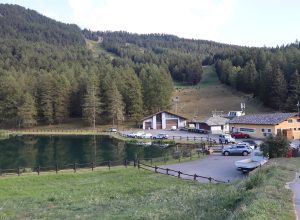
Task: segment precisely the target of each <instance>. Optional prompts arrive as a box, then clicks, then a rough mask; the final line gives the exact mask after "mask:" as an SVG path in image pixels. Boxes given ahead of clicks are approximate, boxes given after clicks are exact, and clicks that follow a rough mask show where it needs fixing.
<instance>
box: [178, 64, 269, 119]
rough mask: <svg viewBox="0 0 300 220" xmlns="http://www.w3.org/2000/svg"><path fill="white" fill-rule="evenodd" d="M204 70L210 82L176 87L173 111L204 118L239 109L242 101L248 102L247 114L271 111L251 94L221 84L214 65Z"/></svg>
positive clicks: (189, 116)
mask: <svg viewBox="0 0 300 220" xmlns="http://www.w3.org/2000/svg"><path fill="white" fill-rule="evenodd" d="M204 70H205V72H204V75H203V80H204V81H205V82H207V81H208V79H210V83H209V84H208V83H204V84H201V82H200V84H199V85H197V86H193V87H192V86H187V87H180V88H176V89H175V92H174V94H173V98H175V97H178V98H177V100H178V101H177V103H173V106H172V111H173V112H175V113H177V114H180V115H183V116H185V117H187V118H189V119H192V118H195V119H203V118H205V117H208V116H210V115H211V113H212V111H223V112H224V113H226V114H227V113H228V112H229V111H239V110H240V105H241V102H244V103H246V113H247V114H251V113H263V112H270V111H271V110H270V109H268V108H266V107H264V106H263V104H262V103H260V102H259V101H258V100H256V99H254V98H252V95H251V94H250V95H249V94H244V93H241V92H238V91H236V90H234V89H232V88H230V87H229V86H226V85H223V84H221V83H220V82H219V81H218V79H217V78H216V73H215V71H214V69H213V68H212V67H209V68H208V67H206V68H205V69H204ZM213 74H215V76H212V75H213ZM212 79H213V80H212Z"/></svg>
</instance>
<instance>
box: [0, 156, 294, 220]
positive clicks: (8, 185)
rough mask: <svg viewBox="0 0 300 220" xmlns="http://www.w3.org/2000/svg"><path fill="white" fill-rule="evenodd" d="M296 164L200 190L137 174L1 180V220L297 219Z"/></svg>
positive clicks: (277, 164) (116, 171)
mask: <svg viewBox="0 0 300 220" xmlns="http://www.w3.org/2000/svg"><path fill="white" fill-rule="evenodd" d="M299 168H300V161H299V160H297V159H279V160H274V161H272V162H271V163H270V164H269V165H268V166H267V167H266V168H263V169H261V170H260V171H257V172H255V174H253V175H252V176H251V177H250V178H248V179H247V180H243V181H238V182H235V183H232V184H201V183H198V182H192V181H184V180H179V179H177V178H175V177H168V176H164V175H161V174H155V173H153V172H150V171H144V170H137V168H135V169H134V168H127V169H126V168H113V169H112V170H111V171H108V170H104V169H103V170H101V171H94V172H81V173H75V174H73V173H59V174H43V175H41V176H20V177H2V178H0V210H1V211H0V219H295V216H294V211H293V205H292V193H291V191H289V190H287V189H285V187H284V185H285V183H286V181H289V180H292V179H293V178H294V174H295V171H296V170H298V169H299Z"/></svg>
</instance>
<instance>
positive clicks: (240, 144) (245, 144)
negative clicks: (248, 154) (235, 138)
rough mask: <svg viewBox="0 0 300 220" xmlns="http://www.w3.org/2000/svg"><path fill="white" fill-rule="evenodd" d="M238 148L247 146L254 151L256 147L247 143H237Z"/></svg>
mask: <svg viewBox="0 0 300 220" xmlns="http://www.w3.org/2000/svg"><path fill="white" fill-rule="evenodd" d="M236 145H237V146H246V147H249V148H251V149H252V150H254V147H253V146H251V145H250V144H249V143H247V142H240V143H237V144H236Z"/></svg>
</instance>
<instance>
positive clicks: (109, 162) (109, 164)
mask: <svg viewBox="0 0 300 220" xmlns="http://www.w3.org/2000/svg"><path fill="white" fill-rule="evenodd" d="M110 166H111V161H110V160H109V161H108V169H109V170H110Z"/></svg>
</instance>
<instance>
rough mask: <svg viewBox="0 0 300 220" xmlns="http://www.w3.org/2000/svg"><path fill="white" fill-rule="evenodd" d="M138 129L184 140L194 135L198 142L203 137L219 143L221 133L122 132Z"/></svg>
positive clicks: (190, 138) (171, 138) (149, 131)
mask: <svg viewBox="0 0 300 220" xmlns="http://www.w3.org/2000/svg"><path fill="white" fill-rule="evenodd" d="M137 131H143V132H145V133H151V134H152V135H153V136H155V135H157V134H159V133H165V134H167V135H168V136H169V138H168V139H170V140H173V139H174V140H178V139H180V137H181V138H182V140H184V139H189V140H192V139H193V138H194V137H195V138H196V142H199V141H200V140H201V139H200V138H201V137H202V138H203V141H204V140H207V139H208V140H214V141H216V143H219V135H218V134H199V133H194V132H188V131H181V130H175V131H171V130H129V131H122V132H121V133H122V134H124V135H127V134H129V133H132V132H137ZM242 141H243V139H236V142H242Z"/></svg>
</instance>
